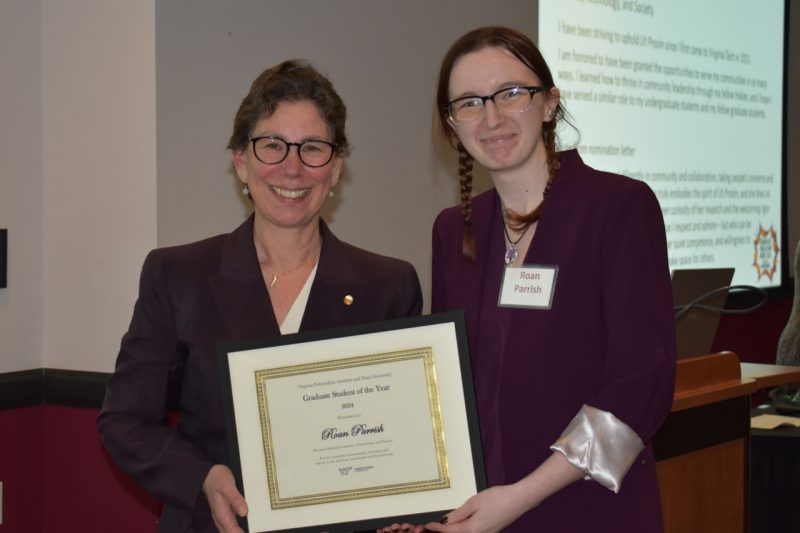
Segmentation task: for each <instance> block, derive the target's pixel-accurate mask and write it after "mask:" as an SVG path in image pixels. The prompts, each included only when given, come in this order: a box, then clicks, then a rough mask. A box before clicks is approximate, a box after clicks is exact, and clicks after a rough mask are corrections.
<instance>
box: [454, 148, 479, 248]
mask: <svg viewBox="0 0 800 533" xmlns="http://www.w3.org/2000/svg"><path fill="white" fill-rule="evenodd" d="M456 149H457V150H458V177H459V186H460V188H461V213H462V214H463V215H464V238H463V239H462V242H461V253H462V255H463V256H464V259H466V260H467V261H469V262H470V263H471V262H472V261H474V260H475V239H474V238H473V236H472V167H473V164H474V163H475V160H474V159H473V158H472V156H471V155H469V153H468V152H467V150H466V148H464V145H463V144H461V141H458V142H457V143H456Z"/></svg>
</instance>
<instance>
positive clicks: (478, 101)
mask: <svg viewBox="0 0 800 533" xmlns="http://www.w3.org/2000/svg"><path fill="white" fill-rule="evenodd" d="M546 90H547V87H533V86H530V87H523V86H514V87H506V88H504V89H500V90H499V91H495V92H493V93H492V94H488V95H486V96H463V97H461V98H456V99H455V100H453V101H452V102H448V103H447V104H445V105H444V106H442V109H444V110H445V111H446V112H447V116H448V117H450V120H451V121H452V122H453V123H454V124H463V123H465V122H472V121H475V120H479V119H481V118H483V111H484V108H485V107H486V101H487V100H491V101H492V102H494V105H496V106H497V109H498V110H499V111H501V112H502V113H522V112H523V111H527V110H528V109H530V108H531V103H532V102H533V95H534V94H536V93H540V92H542V91H546Z"/></svg>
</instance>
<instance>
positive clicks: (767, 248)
mask: <svg viewBox="0 0 800 533" xmlns="http://www.w3.org/2000/svg"><path fill="white" fill-rule="evenodd" d="M753 245H754V246H755V250H753V266H754V267H756V271H757V272H758V279H759V280H760V279H761V278H762V277H764V276H766V277H768V278H769V280H770V281H772V276H774V275H775V272H777V270H778V252H779V251H780V248H779V247H778V233H777V232H776V231H775V228H774V227H773V226H770V227H769V229H768V230H766V229H764V226H762V225H761V224H759V225H758V235H756V238H755V240H754V241H753Z"/></svg>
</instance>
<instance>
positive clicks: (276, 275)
mask: <svg viewBox="0 0 800 533" xmlns="http://www.w3.org/2000/svg"><path fill="white" fill-rule="evenodd" d="M317 257H318V256H317V255H312V256H311V257H310V258H309V259H306V260H305V261H303V262H302V263H300V264H299V265H297V266H296V267H294V268H293V269H291V270H287V271H286V272H283V273H281V274H275V273H273V274H272V281H270V282H269V288H270V289H271V288H272V287H274V286H275V284H276V283H278V278H279V277H280V278H282V277H284V276H286V275H289V274H291V273H292V272H294V271H295V270H298V269H299V268H300V267H302V266H304V265H306V264H308V263H309V262H310V261H312V260H315V259H316V258H317Z"/></svg>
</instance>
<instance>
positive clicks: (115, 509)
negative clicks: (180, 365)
mask: <svg viewBox="0 0 800 533" xmlns="http://www.w3.org/2000/svg"><path fill="white" fill-rule="evenodd" d="M97 413H98V411H97V410H96V409H86V408H78V407H61V406H51V405H37V406H33V407H23V408H18V409H5V410H0V481H3V500H4V501H3V525H2V526H0V531H2V532H3V533H45V532H56V531H57V532H58V533H86V532H89V531H91V532H93V531H104V532H105V531H109V532H110V531H113V532H115V533H142V532H144V533H146V532H155V531H156V529H157V520H158V514H159V505H158V503H157V502H156V501H155V500H154V499H153V498H151V497H150V496H149V495H147V494H146V493H145V492H144V491H142V490H141V489H139V488H138V487H137V486H135V485H134V484H133V483H132V482H131V481H130V480H129V479H128V478H126V477H125V476H124V475H123V474H121V473H120V472H119V471H118V470H117V468H116V467H115V466H113V465H112V463H111V461H110V459H109V458H108V456H107V455H106V453H105V450H104V449H103V446H102V444H101V443H100V439H99V438H98V436H97V431H96V429H95V419H96V418H97Z"/></svg>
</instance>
